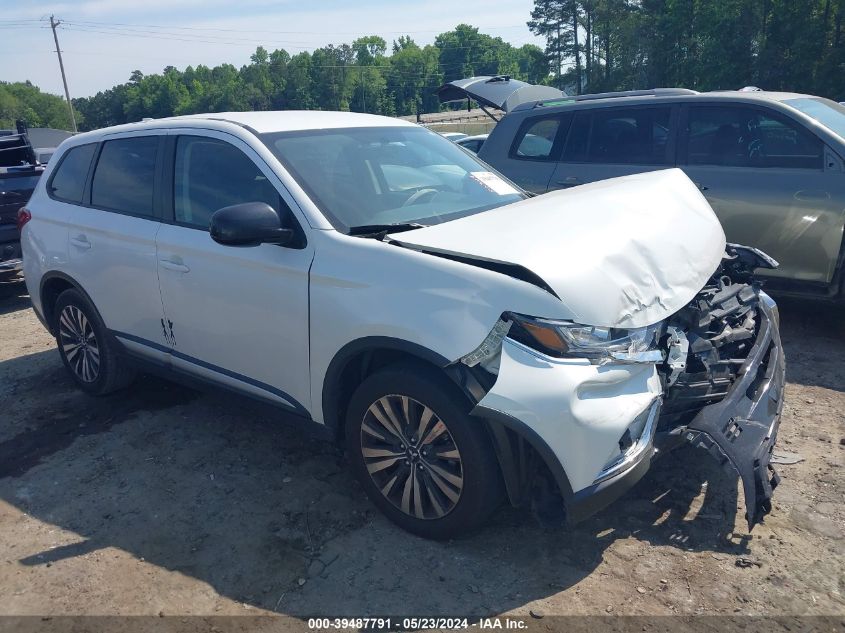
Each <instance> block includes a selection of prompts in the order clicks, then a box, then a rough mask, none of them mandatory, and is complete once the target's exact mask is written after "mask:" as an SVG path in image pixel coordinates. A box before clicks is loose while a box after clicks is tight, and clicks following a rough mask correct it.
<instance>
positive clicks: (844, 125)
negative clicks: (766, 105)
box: [784, 98, 845, 138]
mask: <svg viewBox="0 0 845 633" xmlns="http://www.w3.org/2000/svg"><path fill="white" fill-rule="evenodd" d="M784 103H785V104H786V105H789V106H792V107H793V108H795V109H796V110H799V111H800V112H803V113H804V114H806V115H807V116H810V117H812V118H814V119H815V120H816V121H818V122H819V123H821V124H822V125H823V126H825V127H826V128H827V129H829V130H830V131H831V132H833V133H834V134H837V135H838V136H841V137H842V138H845V107H843V106H841V105H839V104H838V103H836V102H835V101H830V100H829V99H818V98H812V99H811V98H803V99H787V100H785V101H784Z"/></svg>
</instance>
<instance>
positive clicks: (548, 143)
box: [511, 117, 569, 160]
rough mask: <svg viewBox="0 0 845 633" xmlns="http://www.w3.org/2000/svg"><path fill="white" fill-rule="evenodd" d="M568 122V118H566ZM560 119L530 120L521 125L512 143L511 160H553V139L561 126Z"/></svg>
mask: <svg viewBox="0 0 845 633" xmlns="http://www.w3.org/2000/svg"><path fill="white" fill-rule="evenodd" d="M566 122H567V123H568V122H569V118H568V117H567V118H566ZM562 124H563V123H562V119H561V117H551V118H548V117H547V118H542V119H530V120H529V121H528V122H526V123H525V124H523V126H522V128H521V129H520V131H519V133H518V134H517V136H516V139H515V140H514V143H513V149H512V151H511V156H512V157H513V158H528V159H533V160H553V157H552V150H553V149H554V145H555V138H556V137H557V134H558V130H559V129H560V126H561V125H562Z"/></svg>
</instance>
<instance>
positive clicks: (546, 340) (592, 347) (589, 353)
mask: <svg viewBox="0 0 845 633" xmlns="http://www.w3.org/2000/svg"><path fill="white" fill-rule="evenodd" d="M510 316H511V317H512V319H513V323H514V326H513V327H511V329H510V332H509V333H508V336H509V337H510V338H512V339H514V340H516V341H519V342H520V343H523V344H524V345H527V346H529V347H531V348H532V349H535V350H537V351H539V352H542V353H543V354H546V355H548V356H553V357H555V358H587V359H589V360H590V362H592V363H594V364H603V363H609V362H621V363H625V362H628V363H659V362H661V361H662V360H663V353H662V352H661V351H660V350H659V349H657V340H658V338H659V337H658V332H659V331H660V329H661V327H662V323H656V324H654V325H649V326H647V327H642V328H635V329H630V330H624V329H619V328H607V327H598V326H594V325H581V324H579V323H572V322H570V321H554V320H551V319H538V318H534V317H528V316H524V315H521V314H511V315H510Z"/></svg>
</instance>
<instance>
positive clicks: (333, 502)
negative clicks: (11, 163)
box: [0, 283, 845, 617]
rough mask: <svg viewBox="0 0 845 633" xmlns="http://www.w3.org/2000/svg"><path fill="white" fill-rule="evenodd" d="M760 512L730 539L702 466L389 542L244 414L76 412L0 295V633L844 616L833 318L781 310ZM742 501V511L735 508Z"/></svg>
mask: <svg viewBox="0 0 845 633" xmlns="http://www.w3.org/2000/svg"><path fill="white" fill-rule="evenodd" d="M781 313H782V321H783V337H784V342H785V346H786V351H787V360H788V363H789V366H788V374H787V376H788V381H789V384H788V387H787V404H786V408H785V412H784V417H783V422H782V425H781V432H780V439H779V448H780V449H781V450H784V451H789V452H791V453H797V454H799V455H800V456H801V457H803V461H801V462H799V463H797V464H794V465H788V466H780V467H779V471H780V473H781V475H782V477H783V481H782V483H781V486H780V487H779V488H778V489H777V492H776V495H775V507H774V510H773V512H772V514H771V515H770V516H769V517H768V518H767V519H766V522H765V524H764V525H761V526H758V527H757V528H755V529H754V531H753V533H751V534H748V532H747V528H746V527H745V526H744V520H743V517H742V511H740V512H738V511H737V508H738V505H739V504H738V499H737V491H738V488H737V481H736V478H735V477H734V476H730V475H728V474H726V473H724V472H723V471H721V470H720V469H719V468H718V467H717V466H716V464H715V462H713V461H711V459H710V458H709V457H708V455H707V454H706V453H705V452H704V451H701V450H698V449H693V448H686V449H681V450H679V451H677V452H676V453H673V454H671V455H669V456H667V457H665V458H664V459H663V460H661V461H659V462H657V463H656V464H655V465H654V467H653V468H652V470H651V471H650V473H649V474H648V475H647V476H646V477H645V478H644V479H643V480H642V481H641V482H640V483H639V484H638V485H637V486H636V487H635V488H634V489H633V490H632V491H631V492H630V493H629V494H627V495H626V496H625V497H623V498H622V499H620V500H619V501H617V502H616V503H615V504H613V505H612V506H611V507H610V508H608V509H606V510H604V511H602V512H601V513H599V514H598V515H597V516H595V517H593V518H592V519H590V520H589V521H587V522H585V523H582V524H580V525H578V526H577V527H575V528H571V529H562V528H561V529H551V530H550V529H544V528H541V527H539V526H538V525H537V524H536V522H535V521H534V520H533V519H532V518H531V517H529V516H525V515H524V514H522V513H519V512H517V511H514V510H512V509H508V508H503V509H502V510H501V511H500V512H499V513H498V514H497V515H496V516H495V517H494V518H493V520H492V522H491V523H490V525H489V526H488V527H487V528H486V529H484V530H483V531H481V532H480V533H478V534H476V535H474V536H472V537H468V538H464V539H459V540H455V541H451V542H447V543H433V542H428V541H425V540H422V539H419V538H416V537H414V536H411V535H409V534H407V533H405V532H402V531H401V530H399V529H398V528H396V527H394V526H393V525H392V524H391V523H389V522H388V521H387V520H386V519H384V518H383V517H382V516H381V515H380V514H379V513H378V512H377V511H376V510H375V509H374V507H373V506H372V505H371V504H370V503H369V502H368V501H367V499H366V498H365V497H364V494H363V491H362V490H361V489H360V487H359V486H358V485H357V484H356V483H355V482H354V481H353V480H352V479H351V477H350V476H349V474H348V472H347V470H346V469H345V467H344V463H343V460H342V457H341V456H340V455H339V453H338V452H337V451H336V450H335V449H334V448H333V447H332V446H329V445H327V444H325V443H323V442H321V441H320V440H317V439H314V438H313V437H311V436H310V435H309V434H308V433H307V432H306V430H305V429H304V428H303V426H302V425H297V424H295V423H294V424H291V423H287V422H286V421H285V420H283V419H282V417H283V416H281V415H280V414H278V413H277V412H274V411H270V410H267V409H265V408H264V407H262V406H261V405H257V404H253V403H252V402H250V401H248V400H245V399H241V398H238V397H234V396H231V395H226V394H221V393H199V392H195V391H191V390H188V389H186V388H184V387H181V386H177V385H174V384H171V383H167V382H164V381H162V380H159V379H155V378H149V377H145V378H142V379H140V380H139V381H138V382H137V383H136V384H135V385H134V386H133V387H132V388H131V389H130V390H128V391H125V392H122V393H119V394H114V395H112V396H109V397H106V398H101V399H94V398H90V397H88V396H86V395H83V394H82V393H81V392H79V391H77V390H76V389H75V388H74V387H73V385H72V383H71V380H70V379H69V377H68V376H66V375H65V371H64V369H63V367H62V365H61V362H60V360H59V356H58V353H57V352H56V350H55V345H54V341H53V340H52V339H51V338H50V336H49V335H48V334H47V332H45V331H44V329H43V328H42V327H41V325H40V324H39V322H38V320H37V319H36V317H35V315H34V314H33V312H32V311H31V309H30V307H29V299H28V297H27V295H26V288H25V287H24V285H23V284H22V283H6V284H2V288H0V402H2V408H0V534H2V538H0V597H2V599H0V615H9V614H13V615H23V614H33V615H60V614H86V615H91V614H109V615H116V614H119V615H126V614H146V615H155V614H166V615H168V614H179V615H188V614H204V615H224V614H258V613H283V614H291V615H295V616H299V617H303V616H307V615H314V614H333V615H372V614H405V615H408V614H416V615H435V614H465V615H469V614H479V615H489V614H503V613H513V614H528V612H529V610H531V611H534V612H535V615H552V614H600V615H607V614H613V615H616V614H784V615H786V614H789V615H799V614H825V615H844V614H845V510H843V501H845V499H843V497H844V496H845V471H843V465H845V459H843V458H844V457H845V446H843V441H845V440H843V438H845V318H844V317H843V314H845V309H843V308H841V307H840V308H825V307H822V306H810V307H806V306H801V305H799V304H795V303H786V304H784V305H783V306H782V308H781ZM740 501H741V500H740Z"/></svg>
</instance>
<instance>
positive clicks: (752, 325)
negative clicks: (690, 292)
mask: <svg viewBox="0 0 845 633" xmlns="http://www.w3.org/2000/svg"><path fill="white" fill-rule="evenodd" d="M776 266H777V262H775V261H774V260H772V259H771V258H770V257H768V256H767V255H765V254H764V253H762V252H760V251H758V250H756V249H753V248H749V247H745V246H737V245H735V244H728V245H727V249H726V254H725V258H724V260H723V263H722V265H721V266H719V268H718V269H717V271H716V272H715V273H714V274H713V276H712V277H711V278H710V281H709V283H708V284H707V285H706V286H705V287H704V288H702V290H701V292H699V293H698V295H697V296H696V297H695V299H693V301H691V302H690V304H689V305H687V306H686V307H684V308H683V309H681V310H680V311H678V312H676V313H675V314H674V315H672V316H671V317H670V318H669V319H668V321H667V324H666V329H665V334H664V336H663V339H662V340H661V347H662V348H663V349H664V350H665V352H666V362H665V363H664V364H663V365H661V366H659V370H660V371H661V375H662V377H663V385H664V389H665V392H666V395H665V397H664V401H663V408H662V411H661V416H660V421H659V424H658V431H670V430H671V429H673V428H677V427H682V426H685V425H686V424H687V423H689V422H690V420H692V418H693V417H694V416H695V415H696V414H697V413H698V412H699V411H700V410H701V409H702V408H703V407H705V406H707V405H710V404H713V403H716V402H719V401H721V400H722V399H723V398H724V397H725V396H726V395H727V393H728V391H729V390H730V388H731V386H732V385H733V384H734V382H735V381H736V378H737V375H738V372H739V370H740V368H741V367H742V365H743V364H744V363H745V362H746V359H747V358H748V354H749V352H750V351H751V348H752V347H753V345H754V342H755V340H756V338H757V334H758V333H759V327H760V307H759V302H760V296H759V294H758V293H759V290H760V284H759V282H757V281H756V280H755V279H754V278H753V270H754V268H759V267H764V268H774V267H776Z"/></svg>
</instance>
